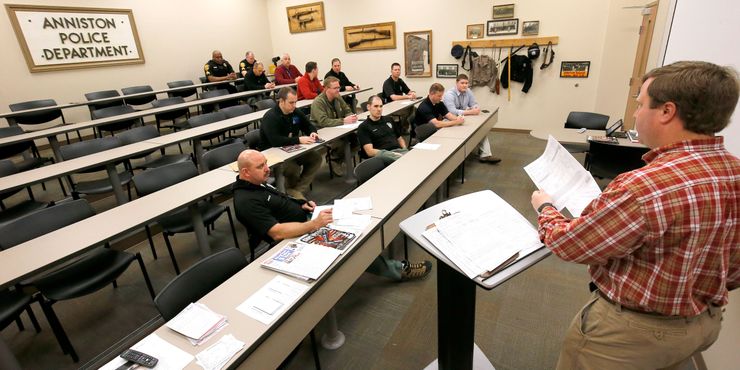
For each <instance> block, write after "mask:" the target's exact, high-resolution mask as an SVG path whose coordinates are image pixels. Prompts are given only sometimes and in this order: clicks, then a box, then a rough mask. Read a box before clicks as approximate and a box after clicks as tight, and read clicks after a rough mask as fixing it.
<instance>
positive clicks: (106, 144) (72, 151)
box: [59, 137, 121, 161]
mask: <svg viewBox="0 0 740 370" xmlns="http://www.w3.org/2000/svg"><path fill="white" fill-rule="evenodd" d="M119 146H121V140H120V139H118V138H117V137H104V138H99V139H92V140H84V141H79V142H76V143H72V144H68V145H64V146H62V147H60V148H59V152H60V154H61V155H62V159H64V160H65V161H68V160H70V159H74V158H79V157H84V156H86V155H90V154H94V153H98V152H102V151H104V150H108V149H113V148H116V147H119Z"/></svg>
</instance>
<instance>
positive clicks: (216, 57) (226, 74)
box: [203, 50, 236, 94]
mask: <svg viewBox="0 0 740 370" xmlns="http://www.w3.org/2000/svg"><path fill="white" fill-rule="evenodd" d="M211 58H212V59H211V60H209V61H208V63H206V65H204V66H203V71H204V72H205V74H206V78H207V79H208V82H218V81H230V80H235V79H236V73H234V68H232V67H231V64H229V62H227V61H225V60H224V57H223V56H222V55H221V52H220V51H218V50H214V51H213V53H211ZM215 87H216V88H217V89H227V90H229V94H233V93H235V92H236V87H234V85H232V84H230V83H222V84H218V85H216V86H215Z"/></svg>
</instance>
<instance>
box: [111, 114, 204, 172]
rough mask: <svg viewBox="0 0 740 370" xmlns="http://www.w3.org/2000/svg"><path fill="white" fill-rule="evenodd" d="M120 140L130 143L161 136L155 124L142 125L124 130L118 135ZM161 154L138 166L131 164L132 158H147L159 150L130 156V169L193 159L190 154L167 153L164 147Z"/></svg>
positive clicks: (123, 142)
mask: <svg viewBox="0 0 740 370" xmlns="http://www.w3.org/2000/svg"><path fill="white" fill-rule="evenodd" d="M116 137H117V138H118V139H119V140H121V144H122V145H129V144H133V143H138V142H141V141H145V140H148V139H153V138H155V137H159V131H157V128H156V127H154V126H151V125H149V126H141V127H134V128H132V129H130V130H128V131H124V132H122V133H120V134H118V135H117V136H116ZM159 151H160V155H159V156H156V157H152V158H148V159H146V160H145V161H144V163H141V164H138V165H136V166H133V165H132V164H131V160H132V159H141V158H145V157H147V156H151V155H152V154H153V153H155V152H157V151H156V150H154V151H151V152H147V153H142V154H138V155H136V156H133V157H129V161H128V163H129V169H147V168H155V167H162V166H164V165H167V164H171V163H181V162H187V161H190V160H192V158H191V157H190V155H187V154H165V153H164V148H162V149H160V150H159Z"/></svg>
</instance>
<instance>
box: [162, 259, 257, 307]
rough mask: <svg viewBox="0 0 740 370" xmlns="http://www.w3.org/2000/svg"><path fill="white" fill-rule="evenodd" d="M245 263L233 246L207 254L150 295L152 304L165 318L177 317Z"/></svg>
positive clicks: (245, 264)
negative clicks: (154, 294) (155, 294)
mask: <svg viewBox="0 0 740 370" xmlns="http://www.w3.org/2000/svg"><path fill="white" fill-rule="evenodd" d="M245 266H247V258H246V257H245V256H244V254H243V253H242V252H241V251H240V250H239V249H237V248H229V249H226V250H223V251H220V252H218V253H214V254H211V255H210V256H207V257H205V258H203V259H202V260H200V261H198V262H196V263H195V264H193V265H192V266H190V268H188V269H187V270H185V271H183V272H182V273H181V274H180V275H178V276H177V277H175V279H174V280H172V281H170V283H169V284H167V285H166V286H165V287H164V288H162V290H161V291H160V292H159V294H157V296H156V297H155V298H154V305H155V306H157V310H158V311H159V313H160V314H161V315H162V318H163V319H164V320H165V321H169V320H171V319H172V318H173V317H175V316H177V314H178V313H180V311H182V310H183V309H184V308H185V307H187V306H188V305H189V304H190V303H193V302H196V301H197V300H199V299H200V298H202V297H203V296H205V295H206V294H208V292H210V291H212V290H213V289H215V288H216V287H218V286H219V285H221V283H223V282H224V281H226V280H227V279H228V278H230V277H231V276H233V275H234V274H236V273H237V272H239V271H240V270H241V269H243V268H244V267H245Z"/></svg>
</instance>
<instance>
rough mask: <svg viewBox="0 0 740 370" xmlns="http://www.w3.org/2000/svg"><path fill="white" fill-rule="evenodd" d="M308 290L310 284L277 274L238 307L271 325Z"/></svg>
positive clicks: (250, 315) (248, 314)
mask: <svg viewBox="0 0 740 370" xmlns="http://www.w3.org/2000/svg"><path fill="white" fill-rule="evenodd" d="M307 290H308V285H304V284H301V283H298V282H295V281H291V280H290V279H286V278H284V277H282V276H275V277H274V278H273V279H272V280H270V282H269V283H267V284H265V285H264V286H263V287H262V288H260V290H258V291H257V292H255V293H254V294H252V295H251V296H250V297H249V298H247V299H246V300H245V301H244V302H242V304H240V305H239V306H238V307H237V308H236V309H237V310H238V311H239V312H242V313H244V314H245V315H247V316H249V317H251V318H253V319H255V320H257V321H259V322H261V323H263V324H265V325H270V323H271V322H273V321H275V319H276V318H278V316H280V314H282V313H283V312H285V310H286V309H287V308H288V307H290V305H291V304H293V302H295V301H296V300H297V299H298V297H300V296H301V295H302V294H303V293H305V292H306V291H307Z"/></svg>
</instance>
